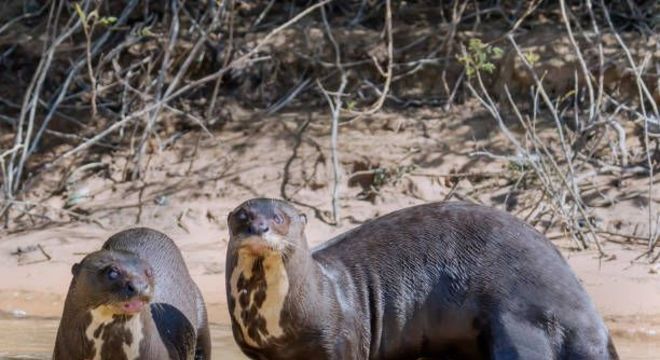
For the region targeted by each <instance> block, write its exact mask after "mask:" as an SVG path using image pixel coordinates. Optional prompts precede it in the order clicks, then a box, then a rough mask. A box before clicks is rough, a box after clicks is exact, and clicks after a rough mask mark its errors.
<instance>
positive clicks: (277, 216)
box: [273, 214, 284, 225]
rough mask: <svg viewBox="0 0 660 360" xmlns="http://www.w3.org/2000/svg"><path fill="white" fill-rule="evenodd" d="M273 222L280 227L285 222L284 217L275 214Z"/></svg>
mask: <svg viewBox="0 0 660 360" xmlns="http://www.w3.org/2000/svg"><path fill="white" fill-rule="evenodd" d="M273 220H274V221H275V223H276V224H278V225H281V224H282V223H283V222H284V219H283V218H282V215H280V214H275V216H274V217H273Z"/></svg>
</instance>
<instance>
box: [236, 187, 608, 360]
mask: <svg viewBox="0 0 660 360" xmlns="http://www.w3.org/2000/svg"><path fill="white" fill-rule="evenodd" d="M305 223H306V221H305V217H304V215H303V214H301V213H300V212H298V211H297V210H296V209H295V208H294V207H293V206H291V205H289V204H288V203H286V202H284V201H279V200H273V199H253V200H249V201H247V202H245V203H243V204H241V205H240V206H238V207H237V208H236V209H235V210H234V211H232V212H231V213H230V214H229V216H228V224H229V232H230V241H229V246H228V250H227V262H226V291H227V298H228V307H229V312H230V315H231V319H232V328H233V333H234V338H235V340H236V341H237V343H238V344H239V346H240V347H241V349H242V350H243V352H244V353H245V354H246V355H248V356H249V357H251V358H254V359H315V360H316V359H417V358H421V357H425V358H438V359H617V358H618V357H617V354H616V351H615V349H614V346H613V344H612V342H611V339H610V337H609V334H608V330H607V328H606V326H605V324H604V323H603V320H602V319H601V317H600V315H599V314H598V312H597V311H596V308H595V307H594V305H593V303H592V302H591V300H590V299H589V296H588V295H587V293H586V292H585V290H584V289H583V288H582V286H581V285H580V282H579V281H578V279H577V278H576V276H575V275H574V274H573V272H572V271H571V269H570V268H569V266H568V265H567V263H566V262H565V261H564V259H563V258H562V256H561V255H560V253H559V252H558V251H557V250H556V248H555V247H554V246H553V245H552V244H551V243H550V241H549V240H548V239H547V238H545V237H544V236H543V235H541V234H540V233H539V232H537V231H536V230H534V229H533V228H532V227H531V226H529V225H527V224H525V223H524V222H522V221H520V220H518V219H516V218H515V217H513V216H511V215H509V214H507V213H505V212H502V211H498V210H495V209H492V208H488V207H484V206H478V205H472V204H467V203H457V202H446V203H433V204H427V205H420V206H414V207H410V208H407V209H403V210H399V211H396V212H393V213H390V214H388V215H385V216H382V217H380V218H377V219H374V220H371V221H368V222H366V223H365V224H363V225H361V226H359V227H357V228H355V229H353V230H350V231H348V232H346V233H344V234H342V235H339V236H337V237H335V238H334V239H332V240H330V241H328V242H326V243H325V244H322V245H321V246H320V247H318V248H316V249H313V250H310V249H309V247H308V245H307V241H306V238H305Z"/></svg>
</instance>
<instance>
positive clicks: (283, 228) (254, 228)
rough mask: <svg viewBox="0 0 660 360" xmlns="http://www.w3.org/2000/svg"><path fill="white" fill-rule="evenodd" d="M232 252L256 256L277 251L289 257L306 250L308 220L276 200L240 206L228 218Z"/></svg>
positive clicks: (249, 201)
mask: <svg viewBox="0 0 660 360" xmlns="http://www.w3.org/2000/svg"><path fill="white" fill-rule="evenodd" d="M227 223H228V224H229V234H230V242H229V247H230V250H234V251H238V250H245V251H248V252H251V253H252V254H253V255H256V256H259V255H266V254H268V253H272V252H277V253H281V254H284V255H285V254H289V253H292V252H294V251H296V250H298V249H301V248H305V249H306V248H307V243H306V241H305V234H304V231H305V224H306V223H307V217H306V216H305V214H302V213H300V212H299V211H298V210H296V208H294V207H293V206H291V205H289V204H288V203H286V202H284V201H281V200H275V199H265V198H259V199H252V200H248V201H246V202H244V203H243V204H241V205H239V206H238V207H237V208H236V209H234V211H232V212H231V213H230V214H229V216H228V217H227Z"/></svg>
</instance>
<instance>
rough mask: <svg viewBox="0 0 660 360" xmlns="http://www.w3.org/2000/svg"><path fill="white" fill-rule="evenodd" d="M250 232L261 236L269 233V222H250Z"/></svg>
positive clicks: (259, 220)
mask: <svg viewBox="0 0 660 360" xmlns="http://www.w3.org/2000/svg"><path fill="white" fill-rule="evenodd" d="M248 232H249V233H250V234H253V235H261V234H264V233H266V232H268V222H267V221H266V220H265V219H262V218H257V219H254V220H252V221H251V222H250V226H249V227H248Z"/></svg>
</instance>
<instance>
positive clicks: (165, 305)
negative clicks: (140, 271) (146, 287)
mask: <svg viewBox="0 0 660 360" xmlns="http://www.w3.org/2000/svg"><path fill="white" fill-rule="evenodd" d="M101 251H115V252H120V253H121V252H124V253H130V254H134V255H137V256H138V257H139V258H140V259H142V260H144V261H145V262H147V263H148V264H149V265H150V266H151V268H152V269H153V276H154V283H155V284H154V288H153V297H152V300H151V305H150V306H146V307H145V308H144V310H142V312H141V313H139V315H136V317H139V319H131V318H128V319H126V318H125V317H124V316H116V315H115V316H113V317H112V324H116V326H108V325H107V324H111V322H109V321H108V319H104V320H102V321H100V322H99V325H97V326H94V325H93V324H92V321H93V317H92V313H91V310H92V309H95V308H97V307H98V306H99V305H103V304H93V303H89V299H90V296H89V293H88V291H89V290H87V289H84V288H81V287H82V284H78V283H77V282H78V278H79V276H84V275H85V274H81V273H79V271H81V269H82V268H83V267H81V266H80V265H78V264H77V265H74V267H73V273H74V277H73V279H72V281H71V285H70V287H69V292H68V294H67V298H66V301H65V305H64V312H63V315H62V320H61V322H60V327H59V329H58V333H57V337H56V343H55V350H54V353H53V358H54V359H55V360H64V359H67V360H77V359H91V358H94V357H95V355H100V353H99V351H100V350H103V351H104V352H103V355H104V356H110V357H111V358H113V359H115V358H117V359H122V358H125V357H126V356H125V355H124V347H123V345H129V346H130V345H131V344H133V341H139V353H140V359H167V358H169V359H193V358H195V359H210V358H211V355H210V351H211V342H210V334H209V329H208V323H207V317H206V307H205V304H204V300H203V298H202V296H201V293H200V291H199V289H198V288H197V286H196V285H195V283H194V282H193V280H192V278H191V277H190V274H189V273H188V269H187V268H186V265H185V262H184V260H183V257H182V256H181V253H180V251H179V249H178V248H177V246H176V245H175V244H174V242H173V241H172V240H171V239H170V238H168V237H167V236H166V235H164V234H162V233H160V232H157V231H154V230H151V229H147V228H136V229H130V230H126V231H122V232H120V233H117V234H115V235H114V236H112V237H111V238H110V239H108V240H107V241H106V242H105V244H104V245H103V248H102V250H101ZM83 261H85V260H83ZM92 276H94V275H93V274H92ZM93 295H94V296H96V297H98V298H99V299H101V300H98V301H102V298H103V294H93ZM94 301H97V300H94ZM122 318H124V319H122ZM131 320H132V322H130V323H128V324H130V328H129V327H127V326H126V325H125V323H127V321H131ZM135 320H139V321H140V323H139V324H135V323H134V322H135ZM101 323H103V324H106V325H103V327H101V326H100V324H101ZM90 326H92V327H95V328H93V329H89V328H90ZM130 329H133V330H137V329H141V331H142V338H141V339H140V336H138V335H137V334H131V333H130V331H129V330H130ZM86 332H91V333H96V334H98V335H99V336H100V335H101V334H103V336H105V337H106V338H108V339H115V340H114V341H115V342H116V343H117V344H118V346H113V347H106V348H103V347H102V348H101V349H96V348H95V342H96V343H97V346H98V344H100V343H101V342H100V341H94V340H91V341H90V339H89V338H88V336H86ZM129 343H130V344H129ZM101 346H102V345H101ZM133 346H135V345H134V344H133Z"/></svg>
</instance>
